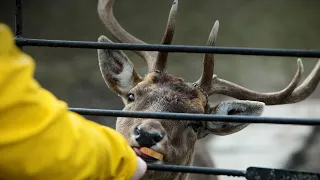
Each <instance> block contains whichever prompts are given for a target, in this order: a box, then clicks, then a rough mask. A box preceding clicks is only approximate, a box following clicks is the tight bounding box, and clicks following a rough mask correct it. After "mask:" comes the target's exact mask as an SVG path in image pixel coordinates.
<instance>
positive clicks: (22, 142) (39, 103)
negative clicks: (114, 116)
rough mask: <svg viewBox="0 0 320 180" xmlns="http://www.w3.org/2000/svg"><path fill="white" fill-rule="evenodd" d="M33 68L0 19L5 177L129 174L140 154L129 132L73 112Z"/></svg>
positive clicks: (1, 167)
mask: <svg viewBox="0 0 320 180" xmlns="http://www.w3.org/2000/svg"><path fill="white" fill-rule="evenodd" d="M34 69H35V63H34V60H33V59H32V58H31V57H30V56H28V55H27V54H25V53H23V52H22V51H20V49H18V48H17V47H16V46H15V42H14V39H13V34H12V32H11V30H10V29H9V28H8V27H7V26H6V25H4V24H1V23H0V179H10V180H16V179H24V180H28V179H37V180H38V179H39V180H40V179H41V180H51V179H55V180H57V179H59V180H71V179H86V180H87V179H97V180H98V179H99V180H102V179H106V180H111V179H117V180H118V179H119V180H125V179H130V178H131V177H132V176H133V174H134V171H135V169H136V166H137V164H136V163H137V162H136V161H137V159H136V154H135V153H134V151H133V150H132V148H131V147H130V146H128V144H127V142H126V140H125V139H124V137H123V136H122V135H121V134H119V133H118V132H116V131H115V130H113V129H111V128H108V127H105V126H102V125H99V124H96V123H94V122H92V121H89V120H86V119H85V118H84V117H82V116H80V115H78V114H76V113H73V112H71V111H68V109H67V104H66V103H65V102H63V101H60V100H58V99H56V97H55V96H54V95H53V94H51V93H50V92H49V91H47V90H45V89H43V88H42V87H41V86H40V85H39V84H38V83H37V81H36V80H35V79H34V78H33V75H34ZM57 73H58V72H57Z"/></svg>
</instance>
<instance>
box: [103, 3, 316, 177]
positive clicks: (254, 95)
mask: <svg viewBox="0 0 320 180" xmlns="http://www.w3.org/2000/svg"><path fill="white" fill-rule="evenodd" d="M113 4H114V0H99V2H98V13H99V17H100V19H101V21H102V22H103V23H104V25H105V26H106V27H107V28H108V30H109V31H110V32H111V34H112V35H113V36H114V37H115V38H117V39H118V40H119V41H120V42H124V43H140V44H146V43H145V42H143V41H141V40H139V39H137V38H136V37H134V36H132V35H131V34H130V33H128V32H127V31H126V30H124V29H123V28H122V27H121V25H120V24H119V23H118V22H117V20H116V19H115V17H114V15H113ZM177 8H178V0H174V2H173V4H172V7H171V11H170V13H169V18H168V23H167V26H166V29H165V33H164V36H163V39H162V42H161V43H162V44H171V41H172V38H173V34H174V29H175V19H176V13H177ZM218 28H219V22H218V21H216V22H215V23H214V25H213V28H212V30H211V32H210V35H209V38H208V41H207V46H214V45H215V43H216V38H217V33H218ZM98 41H99V42H108V43H112V41H110V40H109V39H108V38H107V37H105V36H100V37H99V39H98ZM135 52H136V53H137V54H138V55H140V56H141V57H142V58H143V59H145V60H146V62H147V64H148V73H147V74H146V75H145V76H144V77H142V76H140V75H139V74H138V72H137V71H136V70H135V67H134V65H133V64H132V62H131V61H130V60H129V58H128V57H127V56H126V55H125V54H124V53H123V52H122V51H120V50H108V49H99V50H98V60H99V66H100V70H101V73H102V76H103V79H104V81H105V83H106V84H107V86H108V87H109V88H110V90H112V91H113V92H115V93H117V94H118V95H119V96H120V97H121V98H122V100H123V103H124V105H125V107H124V109H123V110H125V111H148V112H149V111H150V112H175V113H198V114H199V113H202V114H219V115H250V116H260V115H261V114H262V112H263V109H264V106H265V105H276V104H288V103H295V102H299V101H302V100H304V99H305V98H307V97H308V96H309V95H310V94H311V93H312V92H313V91H314V90H315V88H316V86H317V84H318V82H319V79H320V71H319V69H320V61H319V62H318V63H317V65H316V67H315V68H314V70H313V71H312V73H311V74H310V75H309V76H308V78H307V79H306V80H305V81H304V82H303V83H302V84H301V85H300V86H298V85H299V81H300V79H301V75H302V73H303V65H302V62H301V60H300V59H298V61H297V64H298V68H297V72H296V74H295V76H294V77H293V79H292V81H291V83H290V84H289V85H288V86H287V87H286V88H284V89H283V90H281V91H279V92H271V93H259V92H255V91H252V90H249V89H247V88H244V87H242V86H239V85H236V84H234V83H232V82H229V81H227V80H223V79H220V78H218V77H217V75H215V74H214V55H213V54H205V56H204V60H203V62H204V63H203V71H202V75H201V76H200V78H199V80H198V81H196V82H193V83H189V82H186V81H184V80H183V79H182V78H178V77H175V76H173V75H170V74H168V73H167V72H166V64H167V57H168V53H167V52H147V51H135ZM212 94H222V95H227V96H230V97H233V98H236V99H237V100H231V101H224V102H218V103H216V104H215V105H211V104H210V103H209V102H208V97H209V96H210V95H212ZM248 125H249V124H248V123H231V122H201V121H168V120H160V119H140V118H127V117H119V118H118V119H117V122H116V130H117V131H119V132H120V133H122V134H123V135H124V136H125V137H126V139H127V141H128V143H129V144H130V145H131V146H132V147H133V148H134V149H135V151H136V152H137V154H138V155H140V156H142V157H145V156H144V155H143V154H142V153H141V152H139V149H138V148H139V147H143V146H144V147H149V148H151V149H153V150H155V151H158V152H160V153H162V154H163V155H164V159H163V162H159V161H156V160H155V159H150V158H145V160H146V161H149V162H153V163H168V164H179V165H189V164H190V163H191V160H192V154H193V151H194V144H195V142H196V140H197V139H200V138H203V137H205V136H206V135H208V134H210V133H211V134H215V135H229V134H233V133H235V132H238V131H240V130H242V129H244V128H245V127H247V126H248ZM157 173H159V174H157V175H156V173H155V172H148V175H146V178H147V179H152V178H154V179H157V178H160V179H175V178H177V177H178V176H179V178H178V179H183V178H185V176H184V175H181V174H179V173H163V172H157ZM160 174H161V175H160Z"/></svg>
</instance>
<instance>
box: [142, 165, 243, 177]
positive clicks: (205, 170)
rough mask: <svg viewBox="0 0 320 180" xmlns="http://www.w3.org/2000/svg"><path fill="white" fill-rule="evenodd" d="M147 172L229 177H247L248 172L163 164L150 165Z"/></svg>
mask: <svg viewBox="0 0 320 180" xmlns="http://www.w3.org/2000/svg"><path fill="white" fill-rule="evenodd" d="M147 170H156V171H169V172H182V173H195V174H207V175H227V176H242V177H244V176H245V175H246V171H242V170H233V169H218V168H207V167H197V166H180V165H162V164H148V166H147Z"/></svg>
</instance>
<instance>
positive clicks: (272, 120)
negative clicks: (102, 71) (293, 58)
mask: <svg viewBox="0 0 320 180" xmlns="http://www.w3.org/2000/svg"><path fill="white" fill-rule="evenodd" d="M69 110H71V111H73V112H76V113H78V114H81V115H91V116H112V117H135V118H153V119H170V120H189V121H190V120H198V121H221V122H243V123H245V122H248V123H262V124H294V125H320V119H319V118H317V119H316V118H280V117H258V116H234V115H232V116H228V115H214V114H189V113H167V112H138V111H135V112H133V111H121V110H105V109H88V108H69Z"/></svg>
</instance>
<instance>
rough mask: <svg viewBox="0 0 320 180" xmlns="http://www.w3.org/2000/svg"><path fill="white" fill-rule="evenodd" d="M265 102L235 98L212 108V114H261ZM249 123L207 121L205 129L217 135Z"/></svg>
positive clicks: (228, 132)
mask: <svg viewBox="0 0 320 180" xmlns="http://www.w3.org/2000/svg"><path fill="white" fill-rule="evenodd" d="M264 106H265V104H264V103H263V102H257V101H244V100H233V101H225V102H221V103H219V104H218V105H216V106H215V107H212V108H211V113H212V114H217V115H245V116H261V114H262V113H263V110H264ZM248 125H249V123H236V122H215V121H211V122H209V121H208V122H206V123H205V130H206V131H207V133H212V134H215V135H220V136H224V135H229V134H233V133H236V132H238V131H240V130H242V129H244V128H246V127H247V126H248Z"/></svg>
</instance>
